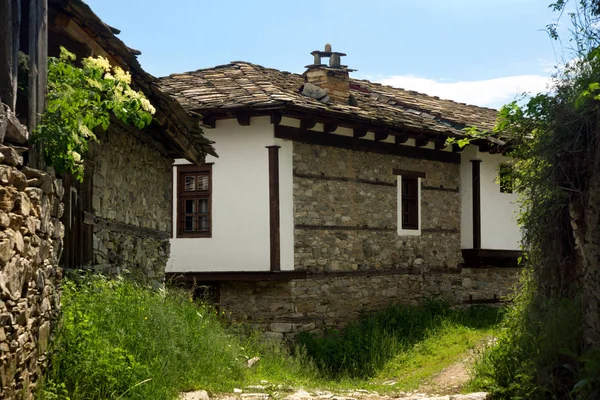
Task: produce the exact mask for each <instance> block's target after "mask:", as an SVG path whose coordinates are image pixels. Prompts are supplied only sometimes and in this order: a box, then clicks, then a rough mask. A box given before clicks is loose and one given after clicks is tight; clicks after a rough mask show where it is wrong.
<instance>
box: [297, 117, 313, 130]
mask: <svg viewBox="0 0 600 400" xmlns="http://www.w3.org/2000/svg"><path fill="white" fill-rule="evenodd" d="M316 124H317V119H316V118H314V117H307V118H302V119H301V120H300V129H301V130H303V131H305V130H308V129H312V128H314V127H315V125H316Z"/></svg>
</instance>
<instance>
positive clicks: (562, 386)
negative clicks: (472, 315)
mask: <svg viewBox="0 0 600 400" xmlns="http://www.w3.org/2000/svg"><path fill="white" fill-rule="evenodd" d="M520 286H521V289H520V291H519V294H518V296H517V297H516V298H515V300H514V301H513V305H512V306H511V308H510V309H509V310H508V312H507V316H506V318H505V320H504V322H503V326H502V330H501V334H500V335H499V336H498V340H497V343H496V345H494V346H493V347H489V348H488V349H486V350H485V351H484V352H483V354H482V356H481V357H480V358H479V359H478V360H477V362H476V363H475V365H474V378H473V380H472V381H471V382H470V384H469V389H471V390H485V391H489V392H491V393H492V395H493V398H494V399H540V400H541V399H547V398H558V399H590V400H591V399H598V398H600V351H598V350H592V351H588V352H586V351H582V349H581V325H582V324H581V311H580V310H581V307H580V304H579V300H578V299H577V297H574V298H570V299H568V298H553V297H547V296H542V295H541V294H539V293H538V292H537V289H536V285H535V281H534V280H533V275H532V272H531V271H530V270H528V269H526V270H525V271H524V275H523V276H522V278H521V283H520Z"/></svg>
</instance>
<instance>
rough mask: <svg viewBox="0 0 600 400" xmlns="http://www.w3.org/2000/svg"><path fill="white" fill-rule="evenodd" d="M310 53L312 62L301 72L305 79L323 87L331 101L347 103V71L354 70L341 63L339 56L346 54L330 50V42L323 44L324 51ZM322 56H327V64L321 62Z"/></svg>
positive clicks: (348, 89)
mask: <svg viewBox="0 0 600 400" xmlns="http://www.w3.org/2000/svg"><path fill="white" fill-rule="evenodd" d="M310 54H312V55H313V57H314V63H313V64H311V65H307V66H306V67H305V68H307V69H306V72H304V74H303V75H304V79H305V81H306V82H307V83H311V84H313V85H316V86H319V87H320V88H322V89H324V90H325V91H326V92H327V94H328V95H329V99H330V100H331V101H332V102H334V103H340V104H349V103H350V76H349V73H350V72H351V71H354V70H353V69H348V66H346V65H341V61H340V57H343V56H345V55H346V54H344V53H338V52H333V51H331V45H330V44H326V45H325V51H319V50H315V51H313V52H312V53H310ZM323 57H325V58H327V57H328V58H329V65H326V64H321V59H322V58H323Z"/></svg>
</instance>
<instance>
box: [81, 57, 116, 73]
mask: <svg viewBox="0 0 600 400" xmlns="http://www.w3.org/2000/svg"><path fill="white" fill-rule="evenodd" d="M83 66H84V67H86V68H98V69H101V70H103V71H104V72H106V73H109V72H110V62H109V61H108V60H107V59H106V58H104V57H102V56H98V57H88V58H84V59H83Z"/></svg>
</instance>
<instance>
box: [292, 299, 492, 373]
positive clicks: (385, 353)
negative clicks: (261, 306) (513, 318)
mask: <svg viewBox="0 0 600 400" xmlns="http://www.w3.org/2000/svg"><path fill="white" fill-rule="evenodd" d="M501 314H502V310H500V309H497V308H491V307H471V308H468V309H465V310H453V309H451V308H450V307H449V306H448V305H446V304H443V303H439V302H429V303H427V304H426V305H424V306H421V307H408V306H402V305H393V306H390V307H388V308H386V309H384V310H382V311H378V312H374V313H370V314H363V315H362V316H361V317H360V319H359V320H358V321H356V322H353V323H350V324H349V325H348V326H347V327H346V328H345V329H344V330H343V331H341V332H340V331H337V330H329V331H327V332H326V333H325V335H324V336H316V335H310V334H300V335H299V336H298V341H299V343H301V344H302V345H303V346H305V347H306V350H307V352H308V355H309V356H311V357H312V358H313V359H314V361H315V363H316V365H317V366H319V368H320V369H321V371H322V372H323V373H325V374H327V375H328V376H331V377H350V378H369V377H373V376H374V375H375V374H376V373H377V372H378V371H380V370H381V369H382V368H383V367H384V366H385V364H386V363H387V362H388V361H390V360H391V359H392V358H394V357H395V356H397V355H398V354H399V353H401V352H405V351H407V350H409V349H410V348H411V347H412V346H414V345H415V344H416V343H418V342H420V341H422V340H423V339H425V338H427V337H430V336H431V335H434V334H435V333H436V332H437V331H438V330H439V329H442V328H443V327H445V326H448V325H449V324H460V325H463V326H467V327H471V328H486V327H491V326H493V325H495V324H497V323H498V322H499V320H500V318H501Z"/></svg>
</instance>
